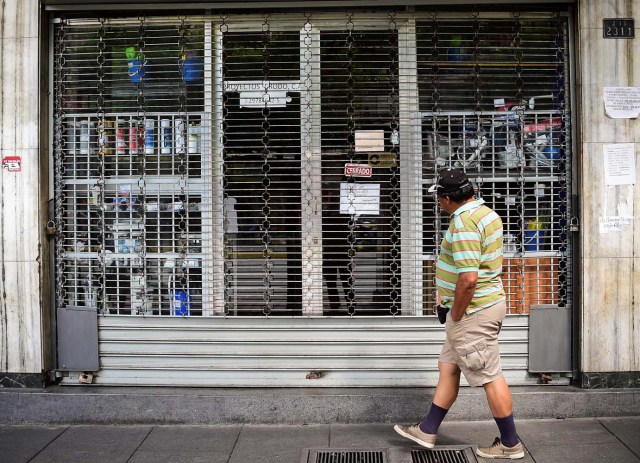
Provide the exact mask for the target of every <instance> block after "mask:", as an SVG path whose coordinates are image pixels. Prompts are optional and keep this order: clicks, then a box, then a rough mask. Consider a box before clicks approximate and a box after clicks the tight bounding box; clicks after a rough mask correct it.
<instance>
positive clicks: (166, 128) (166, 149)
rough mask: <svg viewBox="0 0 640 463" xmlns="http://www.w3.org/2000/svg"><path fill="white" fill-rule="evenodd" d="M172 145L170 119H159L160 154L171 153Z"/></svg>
mask: <svg viewBox="0 0 640 463" xmlns="http://www.w3.org/2000/svg"><path fill="white" fill-rule="evenodd" d="M172 146H173V133H172V130H171V119H160V154H171V147H172Z"/></svg>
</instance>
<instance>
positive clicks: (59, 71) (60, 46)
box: [54, 18, 67, 308]
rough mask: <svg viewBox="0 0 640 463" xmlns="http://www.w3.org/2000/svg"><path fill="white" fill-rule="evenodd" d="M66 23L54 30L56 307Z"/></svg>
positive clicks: (62, 280) (61, 271)
mask: <svg viewBox="0 0 640 463" xmlns="http://www.w3.org/2000/svg"><path fill="white" fill-rule="evenodd" d="M66 26H67V19H66V18H62V19H61V21H60V25H59V26H58V29H57V30H56V44H55V53H56V61H55V70H54V72H55V99H54V110H55V111H54V112H55V116H54V117H55V129H54V138H55V140H54V142H55V148H54V149H55V159H54V163H55V166H54V175H55V179H54V183H55V201H54V203H55V205H54V209H55V213H54V215H55V228H56V232H55V243H56V247H55V254H56V262H55V267H56V276H55V278H56V287H55V292H56V307H57V308H60V307H63V306H64V305H65V302H66V299H67V294H66V284H67V281H66V277H65V262H64V231H65V229H66V226H67V224H66V222H65V213H66V210H65V202H66V196H65V193H64V189H65V181H64V174H65V168H64V161H65V123H66V120H65V119H66V114H65V92H66V89H65V83H64V82H65V77H66V72H65V71H66V69H65V65H66V60H65V53H66V51H67V48H66V46H67V44H66Z"/></svg>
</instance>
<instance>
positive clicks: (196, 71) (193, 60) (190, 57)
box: [180, 53, 204, 83]
mask: <svg viewBox="0 0 640 463" xmlns="http://www.w3.org/2000/svg"><path fill="white" fill-rule="evenodd" d="M180 72H181V74H182V78H183V79H184V81H185V82H188V83H192V82H199V81H201V80H202V77H203V76H204V62H203V61H202V59H201V58H198V57H197V56H196V55H195V53H186V54H185V55H184V56H183V58H182V67H181V68H180Z"/></svg>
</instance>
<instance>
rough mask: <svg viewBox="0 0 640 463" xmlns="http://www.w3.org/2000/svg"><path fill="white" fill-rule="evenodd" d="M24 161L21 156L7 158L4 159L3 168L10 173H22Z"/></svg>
mask: <svg viewBox="0 0 640 463" xmlns="http://www.w3.org/2000/svg"><path fill="white" fill-rule="evenodd" d="M21 165H22V159H21V158H20V156H5V157H3V158H2V168H3V169H6V170H8V171H9V172H20V170H21Z"/></svg>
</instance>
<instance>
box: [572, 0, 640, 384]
mask: <svg viewBox="0 0 640 463" xmlns="http://www.w3.org/2000/svg"><path fill="white" fill-rule="evenodd" d="M604 18H635V19H636V26H637V25H638V20H640V0H610V1H606V2H601V1H592V0H580V1H579V3H578V18H577V20H578V31H577V37H576V52H577V57H578V65H577V67H576V68H577V75H576V79H577V93H576V97H577V102H578V108H579V117H580V121H579V138H578V143H579V145H578V148H579V152H578V153H577V159H578V162H579V163H580V164H581V177H580V183H581V186H580V195H581V198H580V200H581V222H582V223H581V227H580V234H581V243H582V249H581V252H582V262H581V264H582V265H581V267H582V268H581V270H582V300H581V301H580V304H578V309H579V310H581V318H582V320H581V321H582V332H581V333H580V335H581V370H582V372H583V385H584V386H585V387H610V386H622V387H624V386H636V387H637V386H640V310H639V309H638V305H639V304H640V284H639V283H640V215H639V214H637V213H636V211H638V212H640V185H639V184H638V183H636V184H635V185H617V186H607V185H606V184H605V171H604V156H603V146H604V145H606V144H611V143H634V142H635V158H636V172H637V166H638V162H639V159H640V157H639V156H638V151H639V148H640V120H639V119H612V118H610V117H608V116H607V115H606V114H605V110H604V99H603V93H604V91H603V89H604V87H640V58H639V56H640V55H639V53H638V51H640V37H637V38H635V39H605V38H603V30H602V27H603V26H602V20H603V19H604ZM638 182H640V176H638ZM615 216H632V217H633V220H632V222H631V224H630V225H628V226H623V227H621V230H620V231H612V232H609V233H601V230H600V229H599V219H600V218H604V217H615ZM636 267H637V268H638V270H636Z"/></svg>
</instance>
